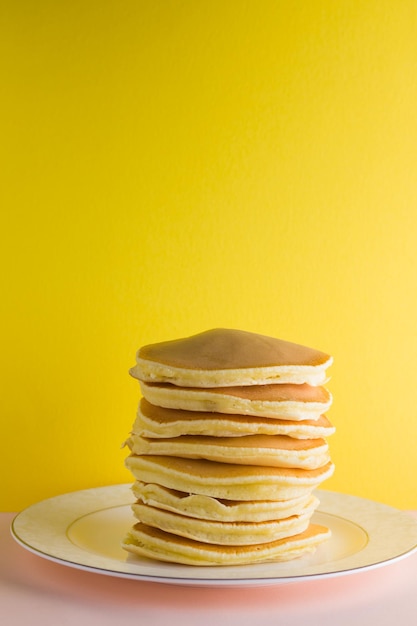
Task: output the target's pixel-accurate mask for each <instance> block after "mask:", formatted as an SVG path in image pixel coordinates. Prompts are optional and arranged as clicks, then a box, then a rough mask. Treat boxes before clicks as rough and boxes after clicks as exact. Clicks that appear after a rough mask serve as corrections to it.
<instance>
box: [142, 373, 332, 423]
mask: <svg viewBox="0 0 417 626" xmlns="http://www.w3.org/2000/svg"><path fill="white" fill-rule="evenodd" d="M140 387H141V390H142V394H143V396H144V397H145V399H146V400H148V402H150V403H151V404H154V405H156V406H161V407H164V408H168V409H184V410H187V411H206V412H214V413H228V414H234V415H236V414H237V415H239V414H241V415H254V416H259V417H273V418H285V419H287V420H296V421H297V420H309V419H319V417H320V416H321V415H322V414H323V413H325V412H326V411H327V410H328V409H329V408H330V406H331V404H332V397H331V394H330V392H329V391H327V389H326V388H325V387H313V386H311V385H307V384H302V385H292V384H285V383H283V384H276V385H252V386H249V387H247V386H238V387H212V388H210V389H198V388H195V387H178V386H176V385H170V384H169V383H146V382H142V381H141V382H140Z"/></svg>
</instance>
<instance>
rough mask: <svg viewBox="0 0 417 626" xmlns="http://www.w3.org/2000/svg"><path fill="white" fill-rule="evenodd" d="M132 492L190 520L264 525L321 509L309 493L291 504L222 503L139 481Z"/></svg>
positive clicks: (287, 501)
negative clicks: (261, 523) (264, 523)
mask: <svg viewBox="0 0 417 626" xmlns="http://www.w3.org/2000/svg"><path fill="white" fill-rule="evenodd" d="M132 491H133V494H134V496H135V498H137V500H138V502H143V503H144V504H149V505H150V506H153V507H156V508H159V509H164V510H166V511H172V512H173V513H181V514H182V515H188V516H190V517H196V518H200V519H206V520H217V521H223V522H250V521H252V522H265V521H269V520H277V519H283V518H285V517H290V516H291V515H299V514H300V512H301V511H304V512H307V511H308V512H312V511H314V510H315V509H316V507H317V506H318V503H319V501H318V499H317V498H316V497H315V496H314V495H311V494H310V493H307V494H306V495H304V496H300V497H298V498H293V499H292V500H276V501H273V500H272V501H271V500H258V501H251V502H245V501H242V500H220V499H218V498H212V497H210V496H203V495H197V494H189V493H185V492H183V491H176V490H175V489H168V488H166V487H162V486H161V485H156V484H155V483H153V484H148V483H143V482H141V481H139V480H137V481H136V482H135V483H134V484H133V486H132Z"/></svg>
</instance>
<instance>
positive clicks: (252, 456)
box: [128, 434, 330, 469]
mask: <svg viewBox="0 0 417 626" xmlns="http://www.w3.org/2000/svg"><path fill="white" fill-rule="evenodd" d="M128 445H129V448H130V449H131V451H132V452H133V453H134V454H138V455H143V454H151V455H158V456H159V455H165V456H174V457H182V458H184V459H187V458H188V459H208V460H209V461H219V462H220V463H233V464H236V463H237V464H239V465H262V466H270V467H290V468H300V469H316V468H318V467H322V466H323V465H326V463H328V462H329V461H330V455H329V446H328V444H327V443H326V441H325V440H324V439H294V438H292V437H287V436H285V435H276V436H274V435H248V436H246V437H205V436H193V435H183V436H182V437H173V438H171V439H147V438H145V437H141V436H140V435H134V434H133V435H132V436H131V437H130V439H129V441H128Z"/></svg>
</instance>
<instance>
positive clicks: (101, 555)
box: [11, 485, 417, 586]
mask: <svg viewBox="0 0 417 626" xmlns="http://www.w3.org/2000/svg"><path fill="white" fill-rule="evenodd" d="M316 493H317V496H318V497H319V499H320V506H319V509H318V510H317V511H316V513H315V514H314V517H313V521H315V522H317V523H319V524H323V525H324V526H327V527H328V528H330V529H331V531H332V537H331V539H329V540H328V541H327V542H325V543H324V544H322V545H321V546H320V547H319V548H318V549H317V551H316V553H315V554H314V555H311V556H307V557H303V558H301V559H297V560H294V561H290V562H287V563H263V564H257V565H239V566H230V567H228V566H223V567H221V566H219V567H195V566H190V565H176V564H173V563H164V562H159V561H154V560H151V559H146V558H142V559H141V558H139V557H134V556H132V555H128V554H127V552H125V551H124V550H123V549H122V548H121V547H120V542H121V540H122V539H123V537H124V535H125V533H126V532H127V530H128V529H129V528H130V526H132V525H133V523H134V519H133V516H132V513H131V510H130V504H131V502H133V496H132V494H131V491H130V485H114V486H108V487H98V488H96V489H86V490H83V491H77V492H74V493H68V494H64V495H61V496H57V497H55V498H50V499H48V500H44V501H42V502H39V503H37V504H34V505H32V506H30V507H29V508H27V509H25V510H24V511H22V512H21V513H19V514H18V515H17V516H16V517H15V519H14V520H13V523H12V528H11V531H12V535H13V536H14V538H15V539H16V541H17V542H18V543H19V544H20V545H21V546H23V547H24V548H26V549H27V550H29V551H31V552H34V553H35V554H38V555H39V556H42V557H44V558H46V559H50V560H52V561H55V562H58V563H61V564H63V565H67V566H70V567H75V568H78V569H83V570H88V571H93V572H96V573H99V574H107V575H110V576H120V577H124V578H133V579H137V580H147V581H153V582H159V583H171V584H177V585H194V586H258V585H270V584H279V583H288V582H293V581H296V580H297V581H298V580H305V579H309V580H310V579H312V578H322V577H328V576H337V575H342V574H349V573H354V572H358V571H363V570H364V569H369V568H374V567H378V566H382V565H386V564H388V563H392V562H393V561H396V560H398V559H400V558H403V557H405V556H408V555H410V554H411V553H412V552H414V551H415V550H416V549H417V520H416V519H415V518H413V517H412V516H411V515H409V514H408V513H404V512H401V511H398V510H397V509H393V508H391V507H388V506H386V505H383V504H379V503H377V502H372V501H370V500H365V499H363V498H358V497H355V496H350V495H344V494H338V493H333V492H330V491H317V492H316Z"/></svg>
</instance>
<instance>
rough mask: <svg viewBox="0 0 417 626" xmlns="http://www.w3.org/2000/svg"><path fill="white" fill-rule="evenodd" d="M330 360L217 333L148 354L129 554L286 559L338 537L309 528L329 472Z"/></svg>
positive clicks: (200, 560) (190, 559)
mask: <svg viewBox="0 0 417 626" xmlns="http://www.w3.org/2000/svg"><path fill="white" fill-rule="evenodd" d="M331 363H332V358H331V357H330V356H328V355H327V354H324V353H323V352H319V351H317V350H314V349H311V348H307V347H304V346H300V345H298V344H294V343H291V342H287V341H282V340H279V339H274V338H271V337H266V336H264V335H258V334H255V333H249V332H245V331H239V330H230V329H214V330H209V331H206V332H204V333H200V334H198V335H194V336H192V337H188V338H186V339H178V340H174V341H167V342H163V343H158V344H152V345H148V346H145V347H143V348H141V349H140V350H139V351H138V353H137V356H136V366H135V367H133V368H132V369H131V370H130V373H131V375H132V376H133V377H134V378H136V379H138V380H139V381H140V387H141V391H142V396H143V397H142V399H141V401H140V404H139V409H138V414H137V419H136V421H135V423H134V425H133V429H132V433H131V435H130V437H129V439H128V442H127V444H128V446H129V448H130V455H129V457H128V458H127V459H126V466H127V467H128V468H129V470H130V471H131V472H132V474H133V475H134V477H135V479H136V482H135V484H134V485H133V493H134V495H135V498H136V499H137V500H136V502H135V504H133V512H134V515H135V517H136V519H137V520H138V522H137V523H136V524H135V525H134V526H133V528H132V529H131V530H130V532H129V533H128V536H127V537H126V538H125V540H124V542H123V547H124V548H125V549H126V550H128V551H129V552H132V553H135V554H139V555H142V556H147V557H151V558H155V559H159V560H163V561H171V562H175V563H185V564H191V565H236V564H247V563H257V562H262V561H284V560H289V559H293V558H296V557H299V556H302V555H304V554H306V553H310V552H312V551H314V550H315V548H316V546H317V545H318V544H319V543H320V542H322V541H324V540H325V539H327V538H328V537H329V536H330V532H329V530H328V529H327V528H324V527H322V526H319V525H317V524H313V523H311V516H312V514H313V513H314V510H315V509H316V508H317V505H318V499H317V497H316V496H315V495H314V493H313V491H314V489H315V488H316V487H317V486H318V485H319V484H320V483H321V482H322V481H323V480H325V479H327V478H328V477H329V476H331V475H332V473H333V469H334V467H333V464H332V462H331V460H330V455H329V449H328V444H327V441H326V437H327V436H329V435H331V434H332V433H333V432H334V427H333V426H332V424H331V423H330V422H329V420H328V419H327V418H326V417H325V412H326V411H327V409H328V408H329V407H330V405H331V402H332V398H331V395H330V393H329V392H328V391H327V389H326V388H325V387H324V386H323V385H324V384H325V381H326V368H327V367H329V366H330V365H331Z"/></svg>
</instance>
